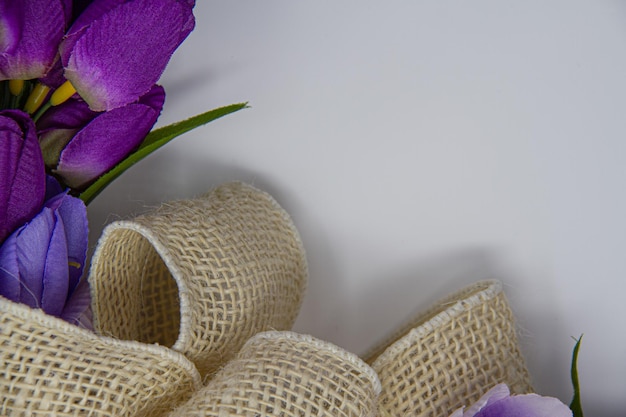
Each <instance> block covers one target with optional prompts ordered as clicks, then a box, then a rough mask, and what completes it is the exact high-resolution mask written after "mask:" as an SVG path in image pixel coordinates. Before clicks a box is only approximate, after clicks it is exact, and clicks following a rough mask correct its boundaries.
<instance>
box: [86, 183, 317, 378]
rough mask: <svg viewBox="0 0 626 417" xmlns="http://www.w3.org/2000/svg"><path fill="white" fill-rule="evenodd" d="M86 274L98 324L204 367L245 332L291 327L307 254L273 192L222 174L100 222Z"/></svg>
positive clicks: (213, 365) (205, 370)
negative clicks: (205, 186) (154, 205)
mask: <svg viewBox="0 0 626 417" xmlns="http://www.w3.org/2000/svg"><path fill="white" fill-rule="evenodd" d="M89 281H90V284H91V287H92V296H93V303H92V304H93V310H94V325H95V327H96V330H97V331H98V332H99V333H101V334H104V335H110V336H114V337H116V338H120V339H129V340H137V341H141V342H145V343H159V344H161V345H165V346H171V347H172V348H173V349H174V350H176V351H178V352H181V353H183V354H184V355H185V356H187V357H188V358H189V359H191V360H192V361H193V362H194V363H195V364H196V366H197V367H198V370H199V371H200V373H201V374H202V375H203V376H206V375H210V374H212V373H213V372H215V371H216V370H217V369H218V368H219V367H220V366H221V365H222V364H223V363H225V362H226V361H228V360H229V359H230V358H231V357H233V356H234V354H235V353H236V352H237V351H238V350H239V349H240V348H241V346H242V345H243V344H244V343H245V342H246V340H248V339H249V338H250V337H251V336H253V335H254V334H256V333H258V332H260V331H264V330H269V329H277V330H287V329H289V328H291V326H292V324H293V322H294V321H295V318H296V316H297V314H298V312H299V309H300V305H301V301H302V297H303V295H304V290H305V287H306V282H307V263H306V258H305V255H304V248H303V246H302V243H301V241H300V237H299V234H298V232H297V230H296V228H295V226H294V225H293V223H292V221H291V219H290V217H289V216H288V214H287V213H286V212H285V211H284V210H283V209H282V208H281V207H280V206H279V205H278V204H277V203H276V201H274V199H273V198H272V197H271V196H270V195H268V194H266V193H264V192H262V191H259V190H257V189H256V188H254V187H252V186H249V185H246V184H242V183H230V184H225V185H222V186H220V187H217V188H216V189H214V190H213V191H211V192H209V193H207V194H206V195H204V196H202V197H200V198H197V199H192V200H181V201H175V202H170V203H167V204H164V205H163V206H161V207H160V208H158V209H156V210H155V211H154V212H152V213H149V214H145V215H142V216H139V217H137V218H135V219H133V220H131V221H120V222H114V223H112V224H110V225H109V226H107V227H106V228H105V230H104V232H103V235H102V237H101V238H100V241H99V243H98V247H97V249H96V251H95V254H94V256H93V260H92V267H91V271H90V276H89Z"/></svg>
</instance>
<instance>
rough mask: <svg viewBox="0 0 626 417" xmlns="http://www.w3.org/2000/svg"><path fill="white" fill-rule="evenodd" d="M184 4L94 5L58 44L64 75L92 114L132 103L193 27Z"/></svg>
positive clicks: (112, 0) (113, 1) (133, 1)
mask: <svg viewBox="0 0 626 417" xmlns="http://www.w3.org/2000/svg"><path fill="white" fill-rule="evenodd" d="M192 7H193V2H192V1H187V0H95V1H93V2H92V3H91V4H90V5H89V6H88V7H87V8H86V9H85V10H84V11H83V12H82V13H81V14H80V15H79V16H78V18H77V19H76V21H75V22H74V23H73V24H72V26H71V27H70V29H69V30H68V32H67V34H66V36H65V38H64V39H63V41H62V42H61V45H60V49H59V51H60V54H61V62H62V64H63V67H64V69H65V71H64V76H65V78H66V79H67V80H68V81H69V82H70V83H71V85H72V87H73V88H74V89H75V90H76V91H77V92H78V94H79V95H80V96H81V97H82V98H83V99H84V100H85V101H86V102H87V104H89V107H90V109H91V110H94V111H105V110H112V109H115V108H117V107H121V106H124V105H126V104H128V103H132V102H135V101H137V100H138V99H139V97H141V96H143V95H144V94H146V93H147V92H148V91H149V90H150V88H151V87H152V86H153V85H154V84H155V83H156V82H157V80H158V79H159V77H160V76H161V74H162V73H163V70H164V69H165V66H166V65H167V63H168V62H169V59H170V57H171V55H172V54H173V53H174V51H175V50H176V48H177V47H178V46H179V45H180V44H181V43H182V41H183V40H184V39H185V38H186V37H187V35H188V34H189V33H190V32H191V30H192V29H193V28H194V24H195V22H194V17H193V12H192Z"/></svg>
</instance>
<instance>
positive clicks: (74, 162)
mask: <svg viewBox="0 0 626 417" xmlns="http://www.w3.org/2000/svg"><path fill="white" fill-rule="evenodd" d="M150 100H151V101H154V99H153V98H152V99H150ZM159 110H160V109H159ZM158 116H159V111H157V110H155V109H154V108H152V107H150V106H147V105H144V104H140V103H136V104H129V105H127V106H124V107H121V108H118V109H115V110H111V111H108V112H105V113H101V114H100V115H99V116H98V117H96V118H95V119H94V120H93V121H92V122H91V123H89V124H88V125H87V126H86V127H85V128H84V129H82V130H81V131H80V132H78V133H77V134H76V136H74V138H73V139H72V140H71V141H70V143H69V144H68V145H67V146H66V148H65V150H63V152H62V153H61V157H60V159H59V164H58V166H57V168H56V170H55V171H54V173H55V174H56V175H58V176H59V177H60V178H61V179H62V181H63V182H64V183H65V184H67V185H68V186H69V187H71V188H74V189H81V188H84V187H85V186H86V185H88V184H89V183H90V182H91V181H93V180H95V179H96V178H98V177H99V176H101V175H102V174H104V173H105V172H107V171H108V170H110V169H111V168H113V167H114V166H115V165H117V164H118V163H119V162H121V161H122V160H123V159H124V158H126V156H127V155H128V154H129V153H130V152H132V151H133V150H134V149H135V148H136V147H137V146H139V144H140V143H141V142H142V141H143V139H144V138H145V137H146V135H147V134H148V132H149V131H150V129H151V128H152V126H153V125H154V123H155V122H156V119H157V118H158Z"/></svg>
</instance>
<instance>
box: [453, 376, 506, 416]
mask: <svg viewBox="0 0 626 417" xmlns="http://www.w3.org/2000/svg"><path fill="white" fill-rule="evenodd" d="M509 395H511V392H510V391H509V387H508V386H507V385H506V384H498V385H496V386H495V387H493V388H491V389H490V390H489V391H487V392H486V393H485V394H484V395H483V396H482V397H480V399H479V400H478V401H476V402H475V403H474V404H473V405H472V406H471V407H469V408H468V409H467V410H465V412H464V413H463V414H462V415H463V417H473V416H474V415H476V414H477V413H478V412H479V411H480V410H482V409H483V408H485V407H487V406H488V405H490V404H492V403H494V402H496V401H500V400H502V399H504V398H507V397H508V396H509Z"/></svg>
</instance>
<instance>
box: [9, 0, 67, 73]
mask: <svg viewBox="0 0 626 417" xmlns="http://www.w3.org/2000/svg"><path fill="white" fill-rule="evenodd" d="M69 8H70V5H69V3H68V2H67V0H64V1H62V0H20V1H2V2H0V81H1V80H9V79H19V80H29V79H33V78H41V77H43V76H44V75H46V74H47V72H48V70H49V69H50V68H51V67H52V64H53V63H54V61H55V58H56V57H57V52H58V47H59V43H60V42H61V38H62V37H63V34H64V32H65V29H66V27H65V26H66V21H67V18H68V17H69V15H70V12H71V11H70V10H69Z"/></svg>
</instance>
